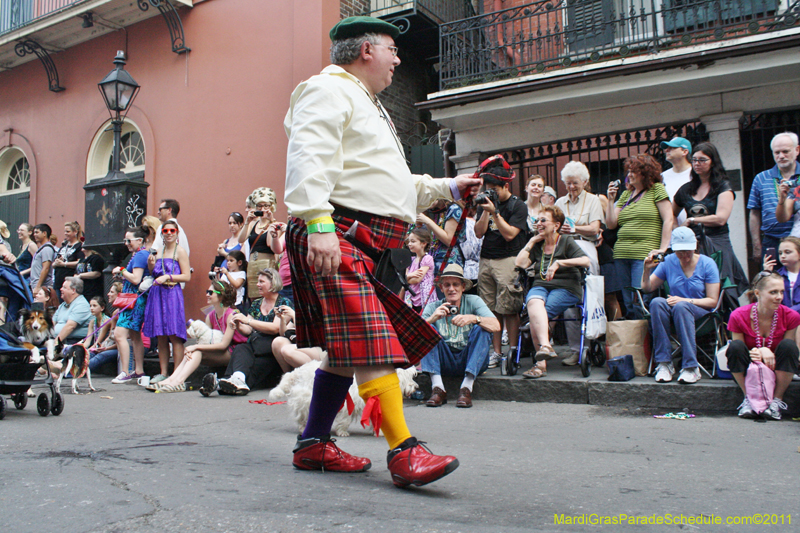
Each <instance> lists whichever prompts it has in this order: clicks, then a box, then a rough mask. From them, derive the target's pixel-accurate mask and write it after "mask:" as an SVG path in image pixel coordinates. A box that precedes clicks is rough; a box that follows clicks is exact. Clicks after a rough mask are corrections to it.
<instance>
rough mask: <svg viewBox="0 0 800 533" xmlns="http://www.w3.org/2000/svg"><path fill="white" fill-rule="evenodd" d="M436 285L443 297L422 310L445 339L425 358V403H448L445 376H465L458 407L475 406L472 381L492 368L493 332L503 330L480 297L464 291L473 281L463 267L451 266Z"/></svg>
mask: <svg viewBox="0 0 800 533" xmlns="http://www.w3.org/2000/svg"><path fill="white" fill-rule="evenodd" d="M437 285H438V286H439V289H440V290H441V291H442V292H443V293H444V299H443V300H437V301H435V302H431V303H429V304H428V305H427V306H426V307H425V310H424V311H423V312H422V318H424V319H425V320H427V321H428V323H429V324H431V325H432V326H433V327H434V328H436V330H437V331H438V332H439V334H440V335H441V336H442V339H443V340H441V341H440V342H439V344H438V345H437V346H436V347H435V348H434V349H433V350H431V351H430V352H429V353H428V355H426V356H425V358H424V359H423V360H422V371H423V372H427V373H428V374H430V376H431V388H432V391H431V397H430V398H429V399H428V401H427V403H426V405H427V406H428V407H439V406H440V405H442V404H443V403H447V393H446V392H445V389H444V383H443V382H442V376H451V377H460V376H464V381H463V382H462V383H461V390H460V391H459V393H458V401H457V402H456V407H472V384H473V382H474V381H475V378H476V377H477V376H478V375H479V374H481V373H482V372H484V371H486V369H487V368H488V367H489V349H490V348H491V344H492V334H493V333H496V332H499V331H500V322H499V321H498V320H497V318H496V317H495V316H494V313H492V312H491V311H490V310H489V308H488V307H487V306H486V304H485V303H484V302H483V300H481V299H480V297H479V296H475V295H473V294H464V292H465V291H468V290H469V289H470V288H471V287H472V282H471V281H470V280H468V279H466V278H465V277H464V271H463V270H462V268H461V267H460V266H458V265H456V264H451V265H448V266H447V268H445V269H444V272H443V273H442V275H441V276H440V278H439V280H438V282H437ZM454 311H455V312H454ZM475 325H478V326H480V327H474V326H475Z"/></svg>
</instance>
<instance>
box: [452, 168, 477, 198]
mask: <svg viewBox="0 0 800 533" xmlns="http://www.w3.org/2000/svg"><path fill="white" fill-rule="evenodd" d="M454 179H455V180H456V187H458V192H459V193H461V198H467V197H468V196H474V195H475V194H477V193H478V189H479V188H480V186H481V179H480V178H476V177H475V175H474V174H459V175H458V176H456V177H455V178H454Z"/></svg>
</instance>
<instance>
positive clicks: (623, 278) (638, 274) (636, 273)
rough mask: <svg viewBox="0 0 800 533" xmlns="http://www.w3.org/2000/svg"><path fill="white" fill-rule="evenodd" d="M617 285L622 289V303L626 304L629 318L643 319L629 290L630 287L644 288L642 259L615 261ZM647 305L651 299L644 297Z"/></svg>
mask: <svg viewBox="0 0 800 533" xmlns="http://www.w3.org/2000/svg"><path fill="white" fill-rule="evenodd" d="M614 263H615V264H616V273H617V282H618V283H617V284H618V286H620V287H622V302H623V303H624V304H625V313H626V315H625V316H627V317H628V318H642V311H641V309H639V307H638V306H636V305H634V303H635V300H634V296H633V292H632V291H629V290H627V288H628V287H635V288H637V289H641V288H642V272H643V271H644V261H643V260H642V259H615V260H614ZM642 297H643V298H644V301H645V305H647V302H648V300H649V298H648V297H647V296H646V295H644V294H643V295H642Z"/></svg>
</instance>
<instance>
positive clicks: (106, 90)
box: [97, 50, 139, 180]
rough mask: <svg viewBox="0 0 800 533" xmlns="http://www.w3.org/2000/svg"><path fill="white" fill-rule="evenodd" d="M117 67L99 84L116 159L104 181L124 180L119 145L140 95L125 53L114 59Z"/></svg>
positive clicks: (120, 53)
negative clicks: (129, 72) (111, 132)
mask: <svg viewBox="0 0 800 533" xmlns="http://www.w3.org/2000/svg"><path fill="white" fill-rule="evenodd" d="M114 64H115V65H116V66H117V68H115V69H114V70H112V71H111V72H109V73H108V76H106V77H105V78H103V81H101V82H100V83H98V84H97V87H98V88H99V89H100V94H102V95H103V100H105V103H106V108H107V109H108V112H109V113H110V114H111V124H112V126H113V127H114V153H113V155H114V157H113V163H112V165H111V168H110V169H109V171H108V174H106V176H105V178H103V179H106V180H107V179H124V178H125V173H123V172H121V171H120V169H119V143H120V137H121V136H122V123H123V122H124V121H125V115H127V114H128V109H130V106H131V104H132V103H133V99H134V98H136V95H137V94H139V84H138V83H136V81H135V80H134V79H133V77H132V76H131V75H130V74H128V71H127V70H125V69H124V68H123V67H124V66H125V52H123V51H122V50H119V51H118V52H117V57H115V58H114Z"/></svg>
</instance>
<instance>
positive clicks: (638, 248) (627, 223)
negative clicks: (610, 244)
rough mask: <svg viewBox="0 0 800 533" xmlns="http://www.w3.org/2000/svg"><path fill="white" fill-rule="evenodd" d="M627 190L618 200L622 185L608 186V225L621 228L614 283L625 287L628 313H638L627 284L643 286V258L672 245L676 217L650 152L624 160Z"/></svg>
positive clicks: (624, 295)
mask: <svg viewBox="0 0 800 533" xmlns="http://www.w3.org/2000/svg"><path fill="white" fill-rule="evenodd" d="M625 170H626V172H627V173H628V181H627V190H626V191H625V192H623V193H622V196H621V197H620V198H619V200H617V202H616V204H615V203H614V200H615V199H616V197H617V192H618V189H619V186H618V185H617V184H616V183H614V182H612V183H610V184H609V186H608V199H609V202H608V208H607V209H606V226H607V227H608V228H609V229H614V228H619V230H618V231H617V242H616V243H615V244H614V272H615V276H616V278H617V279H615V280H613V281H614V285H615V286H619V287H623V289H622V300H623V302H624V303H625V311H626V313H627V314H628V315H629V316H637V315H638V311H637V310H635V309H634V307H633V293H632V292H631V291H629V290H626V289H625V288H626V287H636V288H637V289H638V288H641V280H642V271H643V261H644V259H645V258H646V257H648V256H653V255H656V254H659V253H662V254H663V253H664V252H666V251H667V248H669V238H670V233H671V232H672V225H673V221H674V217H673V215H672V206H671V205H670V202H669V195H668V194H667V189H665V188H664V184H663V183H661V165H660V164H659V163H658V161H656V160H655V159H653V157H652V156H650V155H648V154H639V155H635V156H631V157H629V158H628V159H626V160H625Z"/></svg>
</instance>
